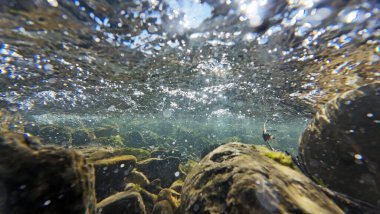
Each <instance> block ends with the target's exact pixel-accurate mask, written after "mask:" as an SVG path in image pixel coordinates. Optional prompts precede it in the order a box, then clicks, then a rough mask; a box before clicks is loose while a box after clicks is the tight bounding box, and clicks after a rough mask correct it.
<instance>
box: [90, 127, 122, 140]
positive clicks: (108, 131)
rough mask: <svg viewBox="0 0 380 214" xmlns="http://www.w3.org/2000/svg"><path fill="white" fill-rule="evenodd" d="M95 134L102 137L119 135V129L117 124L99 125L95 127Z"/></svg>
mask: <svg viewBox="0 0 380 214" xmlns="http://www.w3.org/2000/svg"><path fill="white" fill-rule="evenodd" d="M94 134H95V136H96V138H100V137H110V136H115V135H119V134H120V133H119V130H118V128H117V127H115V126H103V127H98V128H95V129H94Z"/></svg>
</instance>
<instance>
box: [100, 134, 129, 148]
mask: <svg viewBox="0 0 380 214" xmlns="http://www.w3.org/2000/svg"><path fill="white" fill-rule="evenodd" d="M123 141H124V139H123V138H122V137H120V135H115V136H108V137H98V138H96V139H95V140H94V143H95V144H101V145H105V146H115V147H121V146H124V142H123Z"/></svg>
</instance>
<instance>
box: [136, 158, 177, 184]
mask: <svg viewBox="0 0 380 214" xmlns="http://www.w3.org/2000/svg"><path fill="white" fill-rule="evenodd" d="M180 162H181V160H180V159H179V158H177V157H168V158H165V159H159V158H149V159H146V160H143V161H140V162H138V163H137V166H136V168H137V170H138V171H140V172H142V173H144V175H146V176H147V177H148V179H149V180H151V181H152V180H154V179H157V178H159V179H160V180H161V184H162V186H163V187H169V186H170V184H172V183H173V182H174V181H175V180H176V179H177V177H176V175H177V174H179V169H178V167H179V164H180Z"/></svg>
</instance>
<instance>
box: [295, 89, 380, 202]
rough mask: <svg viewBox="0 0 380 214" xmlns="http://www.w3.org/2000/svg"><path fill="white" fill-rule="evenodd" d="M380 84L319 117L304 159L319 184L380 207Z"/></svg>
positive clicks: (341, 98) (305, 142)
mask: <svg viewBox="0 0 380 214" xmlns="http://www.w3.org/2000/svg"><path fill="white" fill-rule="evenodd" d="M379 97H380V82H377V83H373V84H368V85H365V86H362V87H360V88H358V89H355V90H352V91H348V92H346V93H343V94H341V95H338V96H337V97H336V98H335V99H332V100H331V101H329V102H327V103H326V105H325V106H324V107H322V108H320V110H319V111H318V112H317V113H316V115H315V117H314V118H313V120H312V122H311V123H310V125H309V126H308V127H307V128H306V130H305V131H304V133H303V135H302V137H301V141H300V148H299V153H300V157H301V158H302V159H303V162H304V165H305V168H306V170H307V171H308V172H309V174H311V176H313V178H314V179H315V180H317V181H318V182H319V183H321V184H324V185H325V186H326V187H328V188H330V189H332V190H335V191H337V192H340V193H344V194H347V195H349V196H351V197H353V198H356V199H360V200H362V201H365V202H368V203H371V204H373V205H374V206H376V207H380V156H379V151H380V135H379V131H380V99H379Z"/></svg>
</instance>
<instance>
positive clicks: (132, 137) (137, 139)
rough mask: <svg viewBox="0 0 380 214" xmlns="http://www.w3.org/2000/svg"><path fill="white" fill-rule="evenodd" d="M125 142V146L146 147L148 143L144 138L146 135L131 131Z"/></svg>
mask: <svg viewBox="0 0 380 214" xmlns="http://www.w3.org/2000/svg"><path fill="white" fill-rule="evenodd" d="M124 144H125V146H129V147H136V148H140V147H144V146H146V145H147V144H146V142H145V140H144V137H143V136H142V135H141V133H140V132H129V133H128V134H127V136H126V137H125V138H124Z"/></svg>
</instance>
